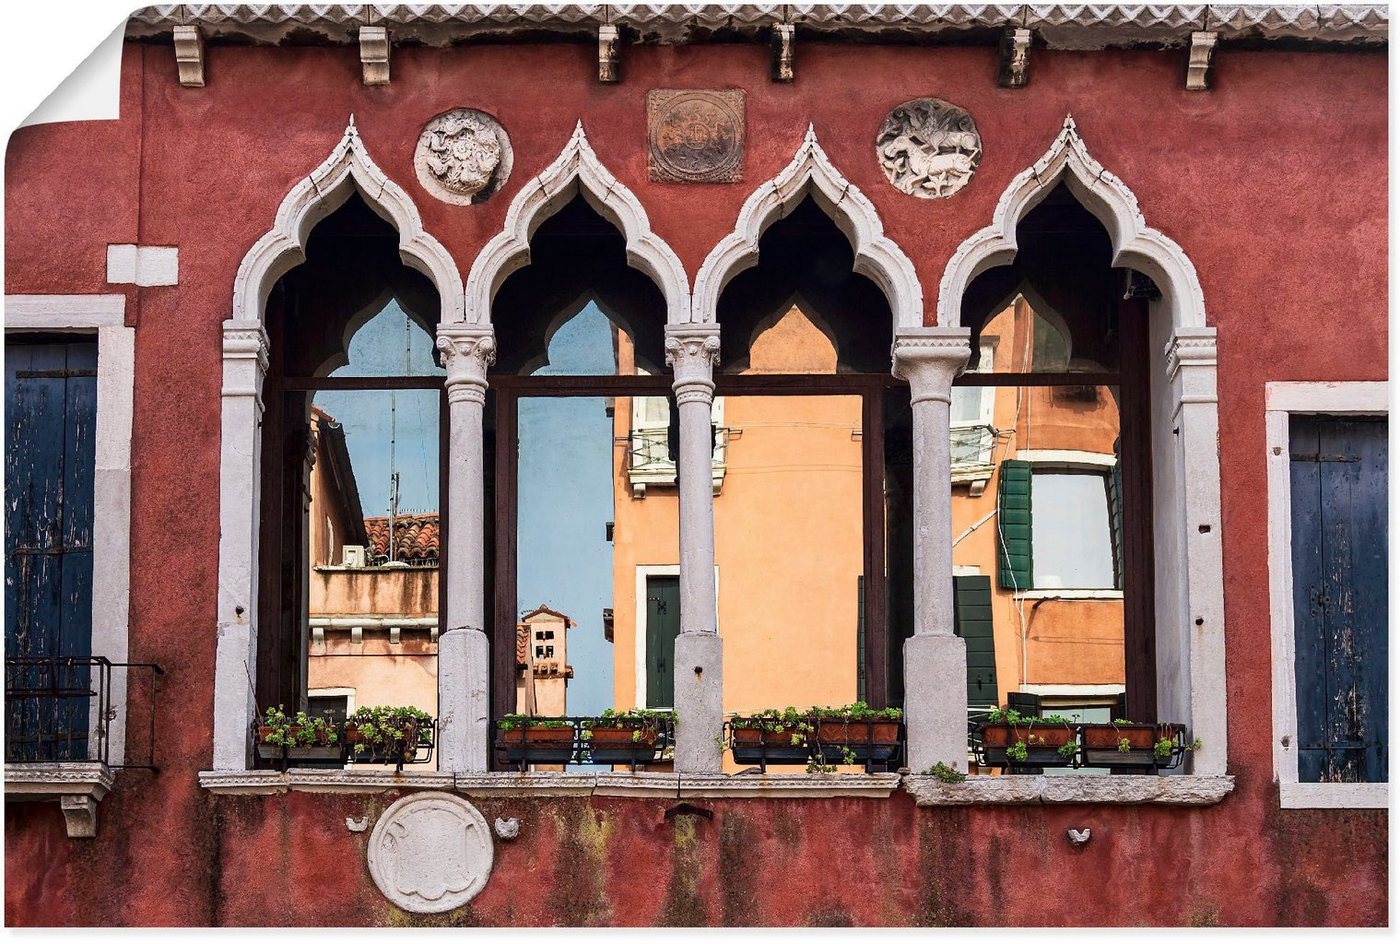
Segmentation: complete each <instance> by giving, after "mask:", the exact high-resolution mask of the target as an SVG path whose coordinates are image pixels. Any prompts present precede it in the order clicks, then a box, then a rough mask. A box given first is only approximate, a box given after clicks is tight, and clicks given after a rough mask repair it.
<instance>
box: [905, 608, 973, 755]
mask: <svg viewBox="0 0 1400 944" xmlns="http://www.w3.org/2000/svg"><path fill="white" fill-rule="evenodd" d="M904 725H905V729H906V731H907V732H908V747H909V750H908V759H907V760H906V761H905V763H906V764H907V765H908V766H909V769H910V770H911V771H913V772H914V773H923V772H924V771H926V770H928V769H929V768H930V767H932V766H933V765H934V764H937V763H940V762H941V763H944V764H947V765H948V766H949V767H952V768H953V769H954V770H959V771H966V770H967V643H966V642H964V641H963V640H962V639H961V638H959V637H958V636H911V637H910V638H908V639H906V640H904Z"/></svg>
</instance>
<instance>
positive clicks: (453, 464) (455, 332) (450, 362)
mask: <svg viewBox="0 0 1400 944" xmlns="http://www.w3.org/2000/svg"><path fill="white" fill-rule="evenodd" d="M437 346H438V350H440V351H442V352H443V362H444V364H445V366H446V367H447V410H448V421H447V422H448V431H447V456H446V457H445V459H446V461H447V464H448V466H447V513H448V515H449V516H450V517H449V526H448V529H447V567H446V571H445V573H444V574H443V575H442V579H444V580H446V581H447V612H446V613H444V614H443V617H442V626H443V630H442V633H441V634H440V635H439V636H438V769H439V770H441V771H443V772H445V773H448V772H450V773H474V772H480V771H485V770H486V769H487V768H488V767H489V763H488V759H489V757H490V735H491V683H490V678H491V675H490V668H491V643H490V640H489V638H488V636H487V627H486V598H485V594H486V571H485V558H484V553H483V548H484V546H485V522H484V521H483V520H482V504H483V502H484V500H485V497H484V493H483V472H484V470H483V462H484V460H483V453H482V433H481V418H482V411H483V409H484V407H485V405H486V368H487V367H489V366H490V365H491V364H492V363H493V362H494V361H495V360H496V338H495V335H494V334H493V332H492V330H491V326H490V325H466V324H454V325H444V326H442V327H440V328H439V329H438V337H437Z"/></svg>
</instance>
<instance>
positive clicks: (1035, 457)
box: [1016, 449, 1118, 471]
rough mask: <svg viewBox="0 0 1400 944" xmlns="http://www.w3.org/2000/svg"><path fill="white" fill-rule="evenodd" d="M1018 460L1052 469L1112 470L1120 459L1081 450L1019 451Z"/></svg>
mask: <svg viewBox="0 0 1400 944" xmlns="http://www.w3.org/2000/svg"><path fill="white" fill-rule="evenodd" d="M1016 458H1017V459H1023V460H1025V461H1026V462H1030V463H1034V464H1035V465H1038V466H1043V467H1045V469H1046V470H1047V471H1049V470H1050V469H1052V468H1054V469H1092V470H1102V469H1111V468H1113V466H1114V465H1115V464H1117V462H1118V457H1117V456H1115V455H1112V454H1110V453H1103V452H1086V451H1084V450H1080V449H1018V450H1016Z"/></svg>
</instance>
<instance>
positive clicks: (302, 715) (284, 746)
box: [257, 705, 341, 761]
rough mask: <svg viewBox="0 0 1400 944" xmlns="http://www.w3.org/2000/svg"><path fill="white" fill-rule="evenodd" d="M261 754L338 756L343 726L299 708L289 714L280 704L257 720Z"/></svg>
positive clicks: (275, 757)
mask: <svg viewBox="0 0 1400 944" xmlns="http://www.w3.org/2000/svg"><path fill="white" fill-rule="evenodd" d="M257 742H258V756H259V757H262V758H264V759H267V760H282V759H286V760H309V761H318V760H322V761H324V760H339V759H340V751H341V745H340V729H339V728H338V727H337V726H336V723H335V722H334V721H332V720H331V719H330V718H327V717H321V716H319V715H308V714H307V713H306V712H304V711H298V712H297V713H296V714H295V715H288V714H287V712H286V710H285V709H284V708H283V707H282V706H281V705H278V706H277V707H276V708H268V709H267V710H266V711H265V712H263V716H262V718H261V719H260V721H259V722H258V728H257Z"/></svg>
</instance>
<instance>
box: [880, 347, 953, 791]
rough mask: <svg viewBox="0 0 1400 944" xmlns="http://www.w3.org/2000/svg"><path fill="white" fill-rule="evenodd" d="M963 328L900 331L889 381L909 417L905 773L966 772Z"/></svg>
mask: <svg viewBox="0 0 1400 944" xmlns="http://www.w3.org/2000/svg"><path fill="white" fill-rule="evenodd" d="M969 336H970V332H969V331H968V329H966V328H913V329H903V330H901V331H899V332H898V333H897V334H896V336H895V341H894V375H895V376H896V377H899V378H901V379H902V380H906V381H908V382H909V394H910V402H911V403H912V405H913V414H914V443H913V448H914V501H913V505H914V635H913V637H912V638H910V639H907V640H905V642H904V691H905V695H904V720H905V726H906V728H907V729H908V736H909V754H908V759H907V761H906V763H907V764H908V766H909V769H910V770H913V771H915V772H921V771H924V770H927V769H928V768H929V767H931V766H933V765H934V764H935V763H938V762H942V763H945V764H947V765H948V766H950V767H952V768H954V769H955V770H966V769H967V646H966V644H965V643H964V642H963V640H962V639H961V638H959V637H958V636H956V635H954V633H953V505H952V502H953V487H952V481H953V473H952V455H951V450H950V447H949V443H948V415H949V414H948V410H949V404H950V401H951V400H952V392H953V378H954V377H956V376H957V375H958V374H960V373H962V370H963V368H964V367H966V366H967V361H968V357H969V356H970V355H971V353H972V348H971V346H970V344H969Z"/></svg>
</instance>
